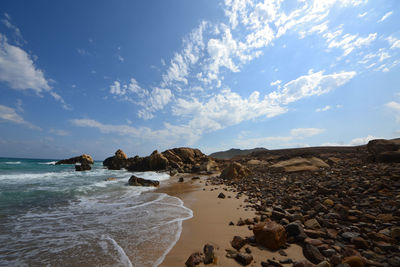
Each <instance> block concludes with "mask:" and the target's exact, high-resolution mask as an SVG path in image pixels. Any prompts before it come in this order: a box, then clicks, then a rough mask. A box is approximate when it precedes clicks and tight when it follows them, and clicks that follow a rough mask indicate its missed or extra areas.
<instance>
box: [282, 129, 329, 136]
mask: <svg viewBox="0 0 400 267" xmlns="http://www.w3.org/2000/svg"><path fill="white" fill-rule="evenodd" d="M324 131H325V129H320V128H296V129H292V130H291V131H290V135H291V136H293V137H296V138H305V137H311V136H314V135H318V134H321V133H323V132H324Z"/></svg>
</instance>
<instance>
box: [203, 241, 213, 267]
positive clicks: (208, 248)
mask: <svg viewBox="0 0 400 267" xmlns="http://www.w3.org/2000/svg"><path fill="white" fill-rule="evenodd" d="M203 252H204V264H210V263H213V262H214V257H215V256H214V246H213V245H210V244H206V245H204V248H203Z"/></svg>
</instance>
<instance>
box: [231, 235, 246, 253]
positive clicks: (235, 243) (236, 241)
mask: <svg viewBox="0 0 400 267" xmlns="http://www.w3.org/2000/svg"><path fill="white" fill-rule="evenodd" d="M231 245H232V247H233V248H234V249H237V250H240V249H241V248H242V247H243V246H244V245H246V239H244V238H242V237H240V236H237V235H235V236H234V237H233V240H232V241H231Z"/></svg>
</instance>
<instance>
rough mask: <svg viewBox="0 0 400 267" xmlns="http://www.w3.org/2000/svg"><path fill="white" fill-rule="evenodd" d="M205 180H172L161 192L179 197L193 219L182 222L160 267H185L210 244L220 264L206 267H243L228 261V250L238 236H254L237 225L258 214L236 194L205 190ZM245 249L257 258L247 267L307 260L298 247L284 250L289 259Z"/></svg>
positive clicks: (274, 253) (264, 250)
mask: <svg viewBox="0 0 400 267" xmlns="http://www.w3.org/2000/svg"><path fill="white" fill-rule="evenodd" d="M205 179H206V177H201V179H200V180H194V181H193V180H192V179H191V176H187V177H186V178H185V182H183V183H178V182H176V181H177V180H178V178H176V177H172V178H171V180H172V181H171V183H170V185H168V186H165V187H161V188H160V189H159V191H160V192H165V193H167V194H169V195H172V196H176V197H179V198H180V199H182V200H183V202H184V203H185V206H186V207H188V208H190V209H191V210H192V211H193V218H191V219H189V220H186V221H184V222H183V229H182V233H181V236H180V238H179V241H178V242H177V243H176V245H175V246H174V247H173V248H172V250H171V251H170V252H169V253H168V255H167V256H166V258H165V259H164V261H163V262H162V264H161V265H160V266H162V267H167V266H168V267H175V266H185V262H186V260H187V259H188V257H189V256H190V255H191V254H192V253H193V252H197V251H198V252H202V250H203V246H204V245H205V244H207V243H210V244H212V245H214V247H215V249H216V250H215V255H216V256H217V262H216V263H214V264H211V265H207V266H215V265H216V266H241V265H239V264H238V263H236V261H235V260H234V259H230V258H227V257H226V256H225V255H226V251H225V250H226V249H231V250H233V248H232V247H231V245H230V241H231V240H232V239H233V237H234V236H235V235H238V236H241V237H243V238H244V237H248V236H252V235H253V233H252V231H250V230H249V229H248V227H247V226H236V222H237V221H238V220H239V219H240V218H243V219H246V218H253V217H254V216H256V214H255V212H254V211H252V210H245V208H244V207H245V202H244V199H245V197H242V198H240V199H236V198H235V193H232V192H227V191H224V190H223V188H224V187H225V186H215V185H209V186H206V185H205ZM203 189H205V190H203ZM211 189H212V191H211ZM220 192H223V193H224V194H225V196H226V198H225V199H220V198H218V197H217V196H218V194H219V193H220ZM231 221H232V222H233V223H234V224H235V225H234V226H230V225H229V222H231ZM246 247H249V248H250V250H251V251H252V253H251V254H252V256H253V258H254V261H253V262H252V263H251V264H250V265H248V266H260V264H261V261H266V260H267V259H275V260H277V261H278V260H281V259H287V258H291V259H292V260H293V261H296V260H301V259H304V256H303V253H302V249H301V247H299V246H298V245H295V244H292V245H290V247H289V248H287V249H285V252H286V253H287V254H288V256H281V255H280V254H279V253H278V252H272V251H269V250H266V249H264V248H261V247H253V246H250V245H246V246H244V247H243V248H242V249H241V251H244V249H245V248H246ZM198 266H205V265H204V264H200V265H198ZM288 266H289V265H288ZM290 266H291V265H290Z"/></svg>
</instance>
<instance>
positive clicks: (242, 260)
mask: <svg viewBox="0 0 400 267" xmlns="http://www.w3.org/2000/svg"><path fill="white" fill-rule="evenodd" d="M235 260H236V261H237V262H238V263H239V264H241V265H243V266H247V265H249V264H250V263H251V262H252V261H253V256H252V255H251V254H248V253H238V254H236V257H235Z"/></svg>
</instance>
